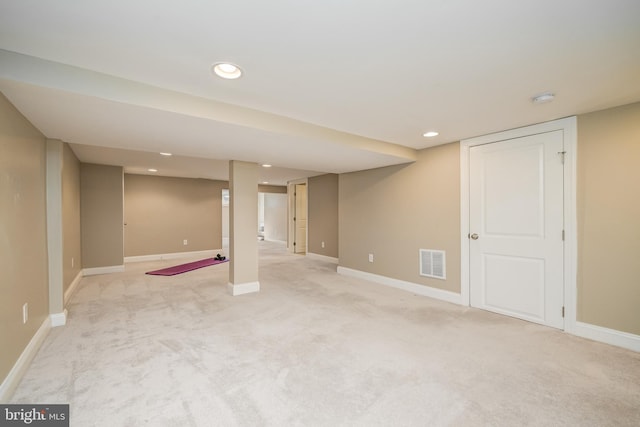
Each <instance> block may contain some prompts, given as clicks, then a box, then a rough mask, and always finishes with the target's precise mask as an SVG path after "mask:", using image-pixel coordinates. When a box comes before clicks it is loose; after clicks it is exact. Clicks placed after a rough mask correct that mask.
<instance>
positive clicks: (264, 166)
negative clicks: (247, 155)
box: [262, 163, 271, 168]
mask: <svg viewBox="0 0 640 427" xmlns="http://www.w3.org/2000/svg"><path fill="white" fill-rule="evenodd" d="M262 167H263V168H270V167H271V165H268V164H266V163H265V164H264V165H262Z"/></svg>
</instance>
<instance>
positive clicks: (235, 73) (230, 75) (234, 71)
mask: <svg viewBox="0 0 640 427" xmlns="http://www.w3.org/2000/svg"><path fill="white" fill-rule="evenodd" d="M213 72H214V73H216V75H217V76H218V77H222V78H223V79H230V80H233V79H237V78H238V77H240V76H241V75H242V70H241V69H240V67H238V66H237V65H235V64H232V63H230V62H218V63H217V64H213Z"/></svg>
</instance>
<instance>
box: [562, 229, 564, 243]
mask: <svg viewBox="0 0 640 427" xmlns="http://www.w3.org/2000/svg"><path fill="white" fill-rule="evenodd" d="M562 241H563V242H564V230H562Z"/></svg>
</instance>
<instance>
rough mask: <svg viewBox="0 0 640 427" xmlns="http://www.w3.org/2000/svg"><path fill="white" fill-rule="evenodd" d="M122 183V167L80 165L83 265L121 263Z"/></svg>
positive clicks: (116, 264) (122, 259) (104, 265)
mask: <svg viewBox="0 0 640 427" xmlns="http://www.w3.org/2000/svg"><path fill="white" fill-rule="evenodd" d="M122 185H123V170H122V167H120V166H105V165H95V164H89V163H81V164H80V223H81V232H82V267H83V268H97V267H112V266H118V265H123V264H124V256H123V236H122V235H123V214H122V212H123V210H122V209H123V189H122Z"/></svg>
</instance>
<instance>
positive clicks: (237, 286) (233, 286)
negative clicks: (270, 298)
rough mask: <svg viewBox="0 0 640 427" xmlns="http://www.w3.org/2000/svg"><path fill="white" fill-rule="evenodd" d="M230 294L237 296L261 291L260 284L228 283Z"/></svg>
mask: <svg viewBox="0 0 640 427" xmlns="http://www.w3.org/2000/svg"><path fill="white" fill-rule="evenodd" d="M227 290H228V291H229V294H231V295H233V296H234V297H235V296H238V295H243V294H249V293H252V292H259V291H260V282H247V283H227Z"/></svg>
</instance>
